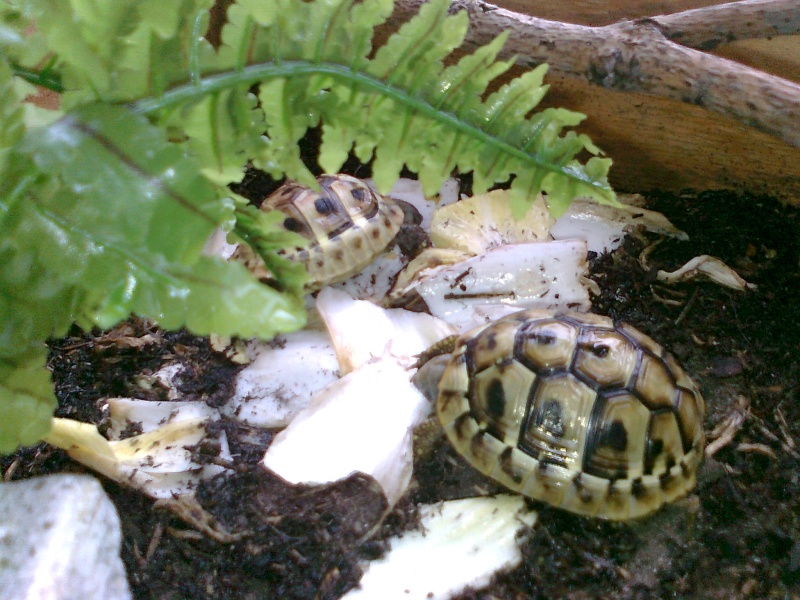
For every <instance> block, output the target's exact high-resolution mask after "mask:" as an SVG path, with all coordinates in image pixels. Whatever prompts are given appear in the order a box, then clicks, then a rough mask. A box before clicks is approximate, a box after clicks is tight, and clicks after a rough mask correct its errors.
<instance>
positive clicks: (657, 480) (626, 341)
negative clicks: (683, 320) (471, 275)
mask: <svg viewBox="0 0 800 600" xmlns="http://www.w3.org/2000/svg"><path fill="white" fill-rule="evenodd" d="M442 346H449V347H450V348H449V349H452V351H451V352H450V353H449V354H446V353H445V352H446V350H445V348H443V347H442ZM437 354H438V355H440V356H439V357H438V359H435V360H432V358H433V357H434V356H435V355H437ZM436 361H438V362H439V366H438V367H432V371H431V372H430V374H428V377H435V378H436V379H438V392H437V393H436V412H437V415H438V419H439V421H440V423H441V425H442V426H443V428H444V431H445V433H446V435H447V438H448V439H449V441H450V443H451V444H452V445H453V447H454V448H455V450H456V451H457V452H458V453H459V454H461V455H462V456H464V457H465V458H466V460H467V461H468V462H469V463H470V464H471V465H472V466H473V467H475V468H476V469H478V470H479V471H480V472H482V473H483V474H484V475H488V476H489V477H491V478H492V479H495V480H496V481H498V482H500V483H502V484H503V485H505V486H506V487H508V488H510V489H511V490H514V491H517V492H520V493H522V494H524V495H526V496H529V497H531V498H534V499H537V500H541V501H544V502H546V503H548V504H551V505H553V506H556V507H558V508H561V509H564V510H567V511H570V512H573V513H577V514H580V515H585V516H593V517H598V518H602V519H608V520H626V519H634V518H637V517H642V516H645V515H648V514H651V513H653V512H654V511H656V510H657V509H658V508H660V507H661V505H662V504H664V503H665V502H670V501H673V500H675V499H677V498H680V497H682V496H684V495H685V494H687V493H688V492H689V491H690V490H691V489H692V488H693V487H694V485H695V482H696V473H697V470H698V468H699V466H700V464H701V462H702V458H703V449H704V445H705V437H704V433H703V416H704V413H705V404H704V401H703V397H702V395H701V394H700V391H699V389H698V387H697V385H696V384H695V383H694V382H693V381H692V380H691V379H690V378H689V377H688V376H687V375H686V373H685V372H684V370H683V369H682V368H681V367H680V366H679V365H678V363H677V362H676V361H675V359H674V358H673V356H672V355H671V354H669V353H668V352H666V351H665V350H664V349H663V348H662V347H661V346H660V345H658V344H657V343H656V342H654V341H653V340H652V339H651V338H650V337H648V336H646V335H645V334H643V333H641V332H639V331H637V330H636V329H634V328H633V327H631V326H629V325H626V324H615V323H614V322H613V321H612V320H611V319H610V318H608V317H603V316H599V315H595V314H590V313H579V312H574V311H572V312H571V311H566V312H556V311H552V310H524V311H521V312H517V313H513V314H511V315H508V316H506V317H503V318H501V319H499V320H496V321H493V322H491V323H488V324H484V325H481V326H478V327H476V328H474V329H472V330H470V331H468V332H466V333H464V334H462V335H461V336H460V337H455V336H454V337H453V338H448V340H445V341H444V342H443V343H441V344H439V345H437V346H434V347H433V348H432V349H431V350H429V351H428V352H426V353H423V356H422V357H421V360H420V361H419V362H422V363H426V362H427V364H423V365H422V368H421V369H420V372H419V373H418V375H422V374H423V370H424V369H425V368H426V367H428V365H433V364H434V363H435V362H436ZM419 362H418V364H419ZM437 369H438V370H437ZM439 374H440V375H439ZM423 379H424V377H423Z"/></svg>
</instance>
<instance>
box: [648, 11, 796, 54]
mask: <svg viewBox="0 0 800 600" xmlns="http://www.w3.org/2000/svg"><path fill="white" fill-rule="evenodd" d="M642 21H649V22H651V23H653V24H654V25H655V26H656V27H658V29H659V31H661V33H663V34H664V36H665V37H667V38H668V39H670V40H672V41H673V42H677V43H678V44H681V45H682V46H686V47H687V48H696V49H698V50H711V49H713V48H716V47H717V46H719V45H720V44H727V43H730V42H733V41H736V40H751V39H757V38H772V37H775V36H778V35H797V34H798V33H800V3H798V2H797V0H744V1H742V2H729V3H728V4H717V5H716V6H706V7H704V8H696V9H694V10H687V11H684V12H679V13H675V14H672V15H661V16H658V17H652V18H650V19H642Z"/></svg>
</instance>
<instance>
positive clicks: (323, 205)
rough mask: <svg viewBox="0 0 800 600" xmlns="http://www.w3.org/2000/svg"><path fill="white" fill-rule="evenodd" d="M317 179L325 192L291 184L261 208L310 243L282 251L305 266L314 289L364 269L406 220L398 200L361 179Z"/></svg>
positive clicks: (344, 176) (323, 176) (271, 197)
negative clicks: (279, 216) (275, 214)
mask: <svg viewBox="0 0 800 600" xmlns="http://www.w3.org/2000/svg"><path fill="white" fill-rule="evenodd" d="M317 181H318V182H319V185H320V188H321V190H320V192H317V191H315V190H312V189H310V188H308V187H306V186H304V185H302V184H299V183H296V182H289V183H286V184H284V185H283V186H281V187H280V188H278V189H277V190H276V191H275V192H273V193H272V194H271V195H270V196H269V197H267V199H266V200H264V202H263V203H262V205H261V210H264V211H270V210H279V211H281V212H283V213H284V214H285V215H286V218H285V219H284V220H283V227H284V228H285V229H287V230H288V231H293V232H295V233H298V234H300V235H302V236H303V237H305V238H306V239H307V240H309V244H308V246H306V247H305V248H289V249H286V250H282V251H280V254H282V255H284V256H286V257H287V258H289V259H290V260H293V261H296V262H300V263H302V264H303V265H305V267H306V270H307V271H308V273H309V275H310V281H309V282H308V283H307V284H306V288H307V290H309V291H311V290H315V289H319V288H321V287H323V286H325V285H328V284H331V283H336V282H339V281H342V280H344V279H347V278H348V277H350V276H351V275H355V274H356V273H358V272H359V271H361V270H362V269H363V268H364V267H366V266H367V265H368V264H369V263H371V262H372V261H373V259H374V258H375V257H376V256H377V255H379V254H380V253H381V252H383V251H384V250H385V249H386V247H387V246H388V245H389V244H390V243H391V242H392V240H393V239H394V238H395V236H396V235H397V232H398V231H399V230H400V226H401V225H402V224H403V218H404V214H403V211H402V209H401V208H400V207H399V206H398V205H397V204H396V203H395V202H394V201H393V200H391V199H390V198H385V197H383V196H381V195H379V194H376V193H375V192H373V191H372V190H371V189H370V188H369V187H368V186H367V184H366V183H364V182H363V181H361V180H360V179H357V178H355V177H350V176H349V175H322V176H320V177H318V178H317ZM249 262H250V261H246V263H249ZM248 266H249V267H250V268H251V269H252V270H253V271H254V272H256V274H257V275H258V276H262V277H263V276H264V275H266V272H265V271H262V272H261V273H259V272H258V270H257V269H254V268H253V265H252V264H248ZM262 269H263V263H262Z"/></svg>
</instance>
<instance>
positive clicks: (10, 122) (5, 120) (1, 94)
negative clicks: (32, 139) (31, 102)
mask: <svg viewBox="0 0 800 600" xmlns="http://www.w3.org/2000/svg"><path fill="white" fill-rule="evenodd" d="M23 116H24V113H23V110H22V98H20V97H19V95H18V94H17V91H16V89H15V88H14V79H13V76H12V70H11V67H10V66H9V65H8V63H6V62H5V61H2V60H0V173H2V172H3V171H4V170H5V163H6V155H7V154H8V151H9V149H10V148H11V146H13V145H14V144H15V143H16V142H17V141H18V140H19V139H20V138H21V137H22V134H23V132H24V131H25V124H24V120H23Z"/></svg>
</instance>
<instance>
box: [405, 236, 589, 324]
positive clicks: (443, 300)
mask: <svg viewBox="0 0 800 600" xmlns="http://www.w3.org/2000/svg"><path fill="white" fill-rule="evenodd" d="M586 269H587V263H586V242H583V241H581V240H566V241H559V242H539V243H532V244H512V245H509V246H501V247H499V248H495V249H493V250H490V251H488V252H486V253H484V254H481V255H479V256H476V257H473V258H470V259H467V260H465V261H463V262H460V263H456V264H454V265H450V266H446V267H440V268H438V269H431V270H429V271H425V272H423V273H422V274H421V275H422V276H421V277H420V281H419V283H418V284H417V286H416V291H417V293H419V295H420V296H422V298H423V299H424V300H425V303H426V304H427V305H428V308H429V309H430V311H431V314H433V315H434V316H436V317H439V318H440V319H442V320H444V321H446V322H448V323H450V324H451V325H455V326H456V327H457V328H458V329H459V331H465V330H467V329H469V328H471V327H473V326H475V325H479V324H481V323H485V322H487V321H489V320H491V319H494V318H499V317H500V316H503V315H506V314H509V313H512V312H515V311H517V310H523V309H527V308H571V309H575V310H588V309H589V307H590V306H591V303H590V300H589V293H588V291H587V290H586V288H585V287H584V285H583V283H582V278H583V277H584V276H585V275H586Z"/></svg>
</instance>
